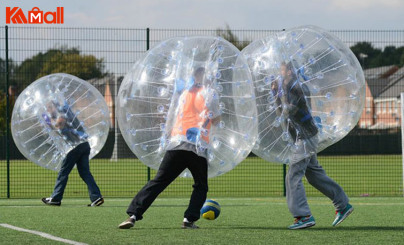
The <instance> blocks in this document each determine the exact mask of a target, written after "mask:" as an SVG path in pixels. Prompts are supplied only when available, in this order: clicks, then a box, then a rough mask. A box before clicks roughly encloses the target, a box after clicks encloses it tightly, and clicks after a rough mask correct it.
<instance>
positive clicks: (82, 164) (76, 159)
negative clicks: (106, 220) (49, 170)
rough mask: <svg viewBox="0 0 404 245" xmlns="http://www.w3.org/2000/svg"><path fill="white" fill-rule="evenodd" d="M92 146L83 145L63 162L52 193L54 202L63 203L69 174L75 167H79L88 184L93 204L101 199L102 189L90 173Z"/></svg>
mask: <svg viewBox="0 0 404 245" xmlns="http://www.w3.org/2000/svg"><path fill="white" fill-rule="evenodd" d="M90 150H91V148H90V144H89V143H88V142H85V143H81V144H79V145H78V146H76V148H74V149H73V150H71V151H70V152H69V153H68V154H67V156H66V158H65V159H64V160H63V163H62V167H61V168H60V171H59V174H58V177H57V179H56V184H55V188H54V190H53V193H52V196H51V197H52V199H54V201H61V200H62V198H63V193H64V191H65V188H66V185H67V180H68V179H69V174H70V172H71V171H72V169H73V167H74V165H76V166H77V170H78V171H79V174H80V177H81V178H82V179H83V181H84V182H85V183H86V184H87V188H88V194H89V195H90V200H91V202H93V201H95V200H96V199H97V198H99V197H101V193H100V189H99V188H98V186H97V184H96V183H95V180H94V177H93V175H92V174H91V172H90V164H89V156H90Z"/></svg>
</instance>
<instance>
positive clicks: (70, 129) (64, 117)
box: [42, 101, 104, 207]
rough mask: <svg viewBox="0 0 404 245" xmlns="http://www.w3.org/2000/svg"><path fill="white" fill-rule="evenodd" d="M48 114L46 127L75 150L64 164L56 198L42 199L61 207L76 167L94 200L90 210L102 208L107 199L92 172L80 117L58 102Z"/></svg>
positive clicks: (49, 105)
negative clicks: (68, 181) (70, 177)
mask: <svg viewBox="0 0 404 245" xmlns="http://www.w3.org/2000/svg"><path fill="white" fill-rule="evenodd" d="M46 112H47V113H44V114H43V115H42V117H43V119H44V121H45V123H46V124H47V125H48V126H49V127H50V128H51V129H52V130H55V131H56V132H57V133H58V134H59V135H60V136H61V137H62V138H63V139H64V141H65V143H66V144H68V145H71V146H75V147H74V148H73V149H72V150H71V151H69V153H68V154H67V155H66V157H65V159H64V160H63V162H62V165H61V168H60V171H59V173H58V177H57V179H56V184H55V187H54V190H53V193H52V195H51V196H50V197H47V198H42V202H43V203H45V204H47V205H54V206H60V205H61V203H62V198H63V193H64V190H65V188H66V185H67V180H68V178H69V174H70V172H71V171H72V169H73V167H74V165H76V166H77V170H78V172H79V174H80V177H81V178H82V179H83V181H84V182H85V183H86V184H87V188H88V192H89V195H90V200H91V203H90V204H88V206H91V207H93V206H100V205H102V204H103V203H104V198H103V197H102V196H101V192H100V189H99V188H98V186H97V184H96V182H95V180H94V177H93V175H92V174H91V172H90V165H89V156H90V150H91V148H90V144H89V143H88V135H87V134H86V133H85V130H84V128H83V126H82V125H81V123H80V121H79V120H78V118H77V117H76V114H74V113H73V111H72V110H71V108H70V106H69V105H68V104H67V102H65V103H64V105H63V106H60V105H59V103H58V102H56V101H51V102H49V103H48V104H47V105H46Z"/></svg>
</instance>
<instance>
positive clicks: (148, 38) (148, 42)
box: [146, 28, 150, 181]
mask: <svg viewBox="0 0 404 245" xmlns="http://www.w3.org/2000/svg"><path fill="white" fill-rule="evenodd" d="M149 48H150V28H146V50H149ZM147 181H150V167H147Z"/></svg>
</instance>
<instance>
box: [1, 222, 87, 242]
mask: <svg viewBox="0 0 404 245" xmlns="http://www.w3.org/2000/svg"><path fill="white" fill-rule="evenodd" d="M0 226H3V227H5V228H9V229H12V230H16V231H22V232H27V233H31V234H34V235H38V236H41V237H44V238H46V239H49V240H54V241H58V242H64V243H67V244H72V245H88V244H87V243H81V242H76V241H72V240H68V239H64V238H61V237H57V236H52V235H50V234H48V233H44V232H40V231H34V230H28V229H24V228H20V227H17V226H12V225H9V224H0Z"/></svg>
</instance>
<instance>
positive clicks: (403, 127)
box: [400, 93, 404, 196]
mask: <svg viewBox="0 0 404 245" xmlns="http://www.w3.org/2000/svg"><path fill="white" fill-rule="evenodd" d="M400 95H401V96H400V97H401V98H400V100H401V101H400V102H401V105H400V106H401V108H400V110H401V149H402V150H401V154H402V155H403V160H402V161H403V162H402V165H403V166H402V168H403V173H402V175H403V177H402V179H401V181H402V182H403V183H402V186H403V196H404V118H403V115H404V93H401V94H400Z"/></svg>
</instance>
